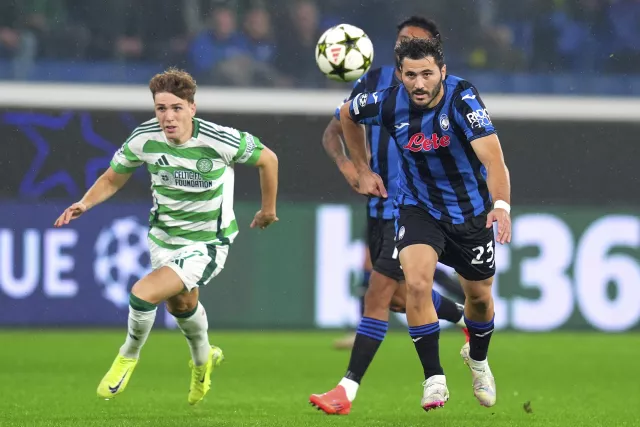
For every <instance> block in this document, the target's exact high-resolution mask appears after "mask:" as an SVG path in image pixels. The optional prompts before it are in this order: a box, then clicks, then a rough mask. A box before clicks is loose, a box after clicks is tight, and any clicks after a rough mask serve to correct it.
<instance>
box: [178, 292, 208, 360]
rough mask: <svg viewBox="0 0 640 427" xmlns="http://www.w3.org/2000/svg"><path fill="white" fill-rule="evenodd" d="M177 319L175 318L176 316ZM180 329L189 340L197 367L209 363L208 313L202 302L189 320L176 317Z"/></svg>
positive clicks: (192, 357) (192, 356)
mask: <svg viewBox="0 0 640 427" xmlns="http://www.w3.org/2000/svg"><path fill="white" fill-rule="evenodd" d="M174 317H175V316H174ZM176 322H178V327H179V328H180V330H181V331H182V333H183V334H184V336H185V338H187V343H188V344H189V350H191V359H192V360H193V363H194V364H195V365H196V366H202V365H204V364H205V363H207V359H208V358H209V352H210V350H211V344H209V335H208V334H207V330H208V329H209V321H208V320H207V312H206V311H205V309H204V307H203V306H202V304H200V302H198V306H197V307H196V311H195V313H193V315H192V316H190V317H187V318H180V317H176Z"/></svg>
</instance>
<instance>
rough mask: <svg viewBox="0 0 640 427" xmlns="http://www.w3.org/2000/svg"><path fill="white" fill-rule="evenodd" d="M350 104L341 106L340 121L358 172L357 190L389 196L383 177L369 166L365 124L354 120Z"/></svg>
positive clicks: (367, 193)
mask: <svg viewBox="0 0 640 427" xmlns="http://www.w3.org/2000/svg"><path fill="white" fill-rule="evenodd" d="M349 105H350V103H349V102H346V103H345V104H343V105H342V107H340V123H341V124H342V132H343V134H344V139H345V142H346V144H347V148H348V149H349V154H350V155H351V161H352V162H353V165H354V166H355V168H356V171H357V172H358V184H357V188H356V191H357V192H358V193H360V194H364V195H371V196H377V197H387V190H386V189H385V188H384V184H383V183H382V178H380V176H379V175H378V174H376V173H373V172H372V171H371V168H370V167H369V160H368V156H367V143H366V138H365V132H364V126H363V125H361V124H360V123H358V122H356V121H355V120H353V118H352V117H351V113H350V112H349Z"/></svg>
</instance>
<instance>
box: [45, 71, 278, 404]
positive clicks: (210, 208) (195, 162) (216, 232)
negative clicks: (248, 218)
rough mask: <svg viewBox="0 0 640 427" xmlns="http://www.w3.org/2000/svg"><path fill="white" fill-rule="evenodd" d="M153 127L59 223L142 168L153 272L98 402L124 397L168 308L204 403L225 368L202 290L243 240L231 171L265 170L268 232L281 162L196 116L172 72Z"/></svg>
mask: <svg viewBox="0 0 640 427" xmlns="http://www.w3.org/2000/svg"><path fill="white" fill-rule="evenodd" d="M149 88H150V90H151V93H152V95H153V100H154V105H155V115H156V117H155V119H153V120H149V121H147V122H145V123H143V124H142V125H140V126H139V127H138V128H136V129H135V130H134V131H133V133H132V134H131V136H130V137H129V139H127V141H126V142H125V143H124V144H123V145H122V147H121V148H120V149H119V150H118V151H117V152H116V153H115V154H114V156H113V159H112V161H111V164H110V167H109V168H108V169H107V171H106V172H105V173H104V174H103V175H102V176H101V177H100V178H98V180H97V181H96V182H95V184H94V185H93V186H92V187H91V188H90V189H89V190H88V191H87V193H86V194H85V195H84V197H83V198H82V200H80V201H79V202H77V203H74V204H73V205H71V206H70V207H69V208H67V209H66V210H65V211H64V212H63V213H62V215H60V217H59V218H58V219H57V220H56V222H55V226H56V227H61V226H63V225H66V224H69V221H71V220H73V219H76V218H78V217H79V216H80V215H82V214H83V213H84V212H86V211H87V210H89V209H91V208H93V207H94V206H96V205H98V204H99V203H102V202H104V201H105V200H107V199H108V198H109V197H111V196H113V195H114V194H115V193H116V192H117V191H118V190H119V189H120V188H122V186H123V185H124V184H125V183H126V182H127V180H128V179H129V178H130V177H131V174H132V173H133V172H134V170H135V169H136V168H137V167H139V166H142V165H143V164H146V166H147V169H148V170H149V173H150V175H151V184H152V185H151V188H152V196H153V207H152V209H151V214H150V217H149V224H150V230H149V249H150V253H151V263H152V267H153V271H152V272H151V273H149V274H148V275H147V276H145V277H143V278H142V279H140V280H139V281H138V282H137V283H136V284H135V285H134V286H133V288H132V289H131V294H130V298H129V301H130V307H129V321H128V331H127V335H126V340H125V342H124V344H123V345H122V347H121V348H120V351H119V352H118V355H117V357H116V359H115V360H114V362H113V364H112V366H111V368H110V369H109V371H108V372H107V374H106V375H105V376H104V378H103V379H102V381H101V382H100V384H99V385H98V390H97V393H98V396H99V397H102V398H107V399H108V398H111V397H113V396H116V395H118V394H120V393H122V392H123V391H124V389H125V387H126V386H127V384H128V382H129V379H130V378H131V374H132V373H133V370H134V368H135V367H136V365H137V363H138V359H139V356H140V350H141V348H142V346H143V345H144V343H145V341H146V340H147V337H148V336H149V333H150V331H151V327H152V325H153V323H154V320H155V317H156V307H157V305H158V304H160V303H162V302H166V305H167V309H168V310H169V312H170V313H171V314H172V315H173V316H174V317H175V319H176V321H177V323H178V326H179V327H180V329H181V330H182V332H183V334H184V335H185V337H186V338H187V343H188V344H189V347H190V350H191V360H190V361H189V364H190V366H191V385H190V390H189V396H188V402H189V403H190V404H195V403H197V402H199V401H201V400H202V398H203V397H204V395H205V394H206V393H207V391H209V389H210V385H211V379H210V376H211V371H212V370H213V368H214V367H215V366H217V365H218V364H219V363H220V362H221V361H222V359H223V355H222V351H221V350H220V349H219V348H217V347H212V346H211V345H210V344H209V338H208V335H207V330H208V321H207V315H206V311H205V309H204V307H203V306H202V304H200V303H199V302H198V295H199V288H200V287H201V286H204V285H207V284H208V283H209V282H211V280H212V279H213V278H214V277H215V276H217V275H218V274H219V273H220V271H221V270H222V268H223V267H224V263H225V260H226V257H227V253H228V251H229V245H231V243H232V242H233V240H234V239H235V237H236V235H237V234H238V224H237V223H236V219H235V217H234V213H233V187H234V173H235V171H234V165H235V164H236V163H244V164H248V165H252V166H256V167H258V168H259V170H260V185H261V189H262V208H261V209H260V210H259V211H258V212H257V213H256V215H255V217H254V219H253V221H252V223H251V228H254V227H259V228H266V227H268V226H269V225H271V224H272V223H273V222H275V221H278V218H277V217H276V193H277V186H278V160H277V157H276V155H275V154H274V153H273V152H272V151H271V150H269V149H268V148H267V147H265V146H264V145H263V144H262V143H261V142H260V140H259V139H258V138H256V137H255V136H253V135H251V134H249V133H246V132H241V131H238V130H235V129H232V128H228V127H223V126H219V125H216V124H214V123H211V122H207V121H205V120H201V119H198V118H196V117H195V113H196V104H195V101H194V95H195V92H196V84H195V81H194V80H193V79H192V78H191V76H190V75H189V74H187V73H185V72H182V71H179V70H175V69H170V70H167V71H165V72H164V73H162V74H158V75H156V76H154V77H153V78H152V79H151V82H150V84H149Z"/></svg>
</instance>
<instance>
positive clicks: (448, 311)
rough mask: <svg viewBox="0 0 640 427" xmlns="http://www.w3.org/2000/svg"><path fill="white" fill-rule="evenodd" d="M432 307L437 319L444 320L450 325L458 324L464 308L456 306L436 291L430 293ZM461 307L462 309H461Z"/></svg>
mask: <svg viewBox="0 0 640 427" xmlns="http://www.w3.org/2000/svg"><path fill="white" fill-rule="evenodd" d="M431 298H432V299H433V305H434V307H435V308H436V313H437V314H438V319H442V320H446V321H447V322H451V323H458V322H459V321H460V319H462V316H463V315H464V306H458V305H457V304H456V303H455V302H453V301H451V300H450V299H449V298H447V297H445V296H444V295H440V294H439V293H438V292H437V291H435V290H432V291H431ZM461 307H462V308H461Z"/></svg>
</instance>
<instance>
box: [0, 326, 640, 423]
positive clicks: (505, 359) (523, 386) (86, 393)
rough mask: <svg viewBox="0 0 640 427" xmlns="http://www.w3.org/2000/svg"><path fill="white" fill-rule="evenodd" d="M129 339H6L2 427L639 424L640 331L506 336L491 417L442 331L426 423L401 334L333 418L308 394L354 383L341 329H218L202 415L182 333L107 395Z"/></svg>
mask: <svg viewBox="0 0 640 427" xmlns="http://www.w3.org/2000/svg"><path fill="white" fill-rule="evenodd" d="M124 333H125V331H124V329H123V330H121V331H115V332H114V331H44V332H36V331H30V330H16V331H4V332H0V362H1V363H2V364H1V366H2V367H1V368H0V396H1V399H0V426H2V427H5V426H83V427H89V426H109V427H118V426H153V427H162V426H185V427H197V426H207V427H212V426H234V427H235V426H282V427H286V426H295V427H303V426H394V427H395V426H473V427H480V426H491V427H503V426H504V427H506V426H509V427H511V426H536V427H541V426H563V427H564V426H567V427H568V426H589V427H595V426H616V427H617V426H640V421H639V419H640V411H639V410H638V398H639V397H640V385H639V384H640V383H639V378H640V369H639V368H638V355H639V351H640V340H639V339H638V338H639V337H638V335H637V334H616V335H605V334H593V333H571V334H569V333H556V334H516V333H506V332H497V333H496V334H495V336H494V337H493V338H492V342H491V348H490V353H489V361H490V362H491V367H492V370H493V372H494V375H495V376H496V381H497V388H498V403H497V405H496V406H494V407H493V408H483V407H481V406H480V405H479V404H478V403H477V402H476V400H475V399H474V397H473V393H472V388H471V376H470V374H469V372H468V371H467V368H466V366H465V365H463V364H462V361H461V359H460V356H459V355H458V352H459V350H460V347H461V345H462V343H463V335H462V333H459V332H457V331H455V332H454V331H447V332H443V333H442V337H441V344H440V351H441V353H440V354H441V360H442V363H443V366H444V369H445V373H446V375H447V381H448V385H449V391H450V393H451V400H449V402H448V403H447V405H446V406H445V407H444V408H443V409H438V410H436V411H432V412H429V413H425V412H424V411H423V410H422V408H421V407H420V398H421V396H422V387H421V382H422V369H421V367H420V363H419V361H418V357H417V355H416V353H415V350H414V347H413V344H412V342H411V341H410V339H409V338H408V335H407V334H406V333H402V332H393V333H390V334H389V335H388V336H387V340H385V342H384V344H383V345H382V347H381V348H380V351H379V352H378V355H377V357H376V359H375V360H374V362H373V364H372V365H371V367H370V369H369V372H368V375H367V376H366V377H365V379H364V381H363V384H362V387H361V388H360V392H359V394H358V398H357V400H356V402H355V404H354V407H353V409H352V411H351V414H350V415H348V416H328V415H325V414H324V413H322V412H318V411H316V410H315V409H314V408H312V407H311V406H309V404H308V398H309V395H310V394H311V393H317V392H325V391H327V390H329V389H330V388H332V387H333V386H334V385H335V384H336V383H337V382H338V381H339V380H340V378H341V376H342V375H343V374H344V371H345V369H346V366H347V362H348V358H349V352H348V351H347V352H345V351H338V350H334V349H333V348H332V341H333V340H334V339H335V338H337V337H340V336H341V334H340V333H339V332H332V333H319V332H308V333H303V332H296V333H289V332H264V333H256V332H217V331H215V330H211V331H210V336H211V340H212V343H215V344H216V345H219V346H220V347H222V349H223V350H224V352H225V356H226V360H225V362H224V363H223V364H222V366H220V368H218V369H217V370H216V371H214V374H213V388H212V391H211V392H210V393H209V394H208V395H207V397H206V398H205V401H204V402H202V403H201V404H200V405H198V406H196V407H190V406H189V405H188V404H187V392H188V386H189V375H190V372H189V368H188V366H187V362H188V359H189V351H188V348H187V345H186V342H185V340H184V338H183V337H182V335H181V334H180V332H179V331H153V332H152V333H151V336H150V338H149V341H148V342H147V345H146V346H145V348H144V349H143V352H142V358H141V360H140V363H139V364H138V367H137V368H136V371H135V373H134V376H133V377H132V379H131V381H130V383H129V386H128V388H127V390H126V392H125V393H123V394H122V395H120V396H118V397H117V398H116V399H112V400H110V401H104V400H99V399H98V398H97V396H96V394H95V390H96V387H97V385H98V382H99V380H100V379H101V378H102V376H103V374H104V373H105V372H106V370H107V369H108V368H109V366H110V364H111V362H112V360H113V358H114V356H115V354H116V352H117V350H118V348H119V346H120V345H121V343H122V340H123V339H124ZM525 408H526V409H527V410H525Z"/></svg>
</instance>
